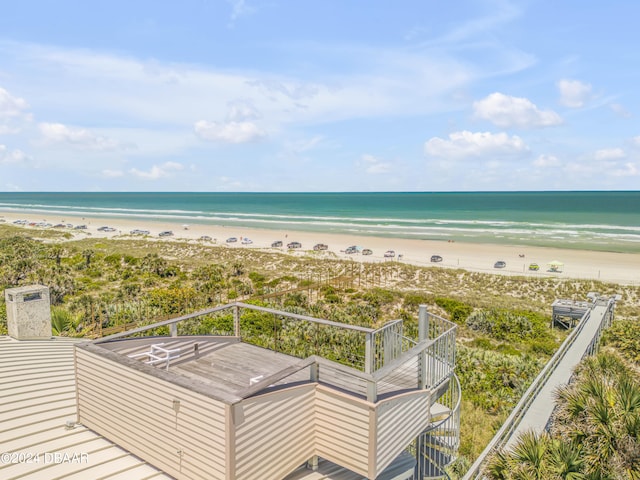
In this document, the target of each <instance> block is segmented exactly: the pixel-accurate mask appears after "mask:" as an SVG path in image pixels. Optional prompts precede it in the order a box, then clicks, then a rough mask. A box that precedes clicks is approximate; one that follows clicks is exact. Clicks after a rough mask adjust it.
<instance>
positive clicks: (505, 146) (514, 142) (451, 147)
mask: <svg viewBox="0 0 640 480" xmlns="http://www.w3.org/2000/svg"><path fill="white" fill-rule="evenodd" d="M424 151H425V154H426V155H429V156H433V157H444V158H464V157H480V156H491V155H520V154H523V153H526V152H528V151H529V148H528V147H527V145H526V144H525V143H524V141H523V140H522V139H521V138H520V137H518V136H517V135H513V136H509V135H507V134H506V133H504V132H501V133H496V134H493V133H491V132H476V133H473V132H469V131H466V130H465V131H462V132H454V133H450V134H449V139H448V140H445V139H442V138H439V137H433V138H431V139H429V140H428V141H427V142H426V143H425V145H424Z"/></svg>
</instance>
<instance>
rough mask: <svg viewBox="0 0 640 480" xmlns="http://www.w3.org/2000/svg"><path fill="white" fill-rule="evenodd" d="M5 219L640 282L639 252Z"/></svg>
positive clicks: (123, 234)
mask: <svg viewBox="0 0 640 480" xmlns="http://www.w3.org/2000/svg"><path fill="white" fill-rule="evenodd" d="M1 220H4V223H6V224H13V222H14V221H16V220H26V221H27V225H24V226H22V228H25V229H27V230H28V229H38V228H45V227H38V226H29V225H28V224H29V223H39V222H46V223H50V224H52V225H56V224H71V225H73V226H77V225H86V227H87V228H86V230H76V229H73V228H68V227H67V228H64V229H62V228H61V230H64V231H68V232H70V233H72V234H73V235H74V238H82V237H89V236H90V237H91V238H102V237H104V238H114V239H119V238H120V239H122V238H128V239H130V238H135V236H133V235H131V234H130V232H131V231H132V230H134V229H141V230H148V231H149V235H148V236H145V237H144V238H146V239H150V240H154V241H176V240H187V241H193V242H199V243H203V244H209V245H211V246H212V247H216V248H244V249H266V250H269V251H280V252H283V254H284V253H286V254H294V255H305V254H309V251H310V250H313V246H314V245H315V244H318V243H323V244H326V245H327V246H328V249H327V250H326V251H325V252H313V254H314V255H327V256H331V257H333V258H341V259H345V260H346V259H349V260H353V261H358V262H386V261H399V262H403V263H408V264H413V265H419V266H433V267H438V268H461V269H465V270H469V271H476V272H484V273H493V274H500V275H525V276H531V277H541V276H543V277H554V278H576V279H591V280H601V281H605V282H612V283H618V284H624V285H640V254H629V253H612V252H598V251H588V250H570V249H563V248H542V247H530V246H526V247H525V246H517V245H497V244H476V243H468V242H464V243H463V242H447V241H431V240H412V239H399V238H382V237H369V236H352V235H338V234H328V233H327V234H325V233H320V232H302V231H275V230H266V229H249V228H238V227H225V226H220V225H202V224H193V225H188V226H185V225H182V224H179V223H170V222H166V221H163V222H154V221H149V220H128V219H116V218H113V219H111V218H97V217H92V218H91V217H74V216H70V215H67V216H65V217H64V218H53V217H51V218H36V217H35V216H33V215H31V216H29V217H26V216H21V215H20V214H16V213H14V212H2V211H0V221H1ZM103 226H107V227H111V228H113V229H115V231H113V232H104V231H99V230H98V228H100V227H103ZM48 228H53V227H48ZM163 231H172V232H173V236H166V237H160V236H159V233H160V232H163ZM205 236H206V237H210V238H211V240H201V238H202V237H205ZM230 237H235V238H237V242H235V243H227V242H226V240H227V239H228V238H230ZM245 239H250V240H251V243H249V244H246V243H242V240H245ZM278 240H279V241H282V242H283V246H282V247H280V248H272V247H271V244H272V243H273V242H274V241H278ZM290 242H300V243H301V244H302V248H300V249H296V250H288V249H287V247H286V245H287V244H288V243H290ZM349 246H358V247H361V248H363V249H370V250H372V251H373V253H372V254H371V255H362V254H361V253H355V254H347V253H345V250H346V249H347V247H349ZM388 250H393V251H394V253H395V256H394V257H385V252H387V251H388ZM432 255H439V256H441V257H442V261H441V262H437V263H432V262H431V261H430V259H431V256H432ZM497 261H504V262H505V263H506V266H505V267H504V268H494V264H495V262H497ZM553 261H558V262H562V263H563V264H564V265H563V266H562V267H561V269H560V270H561V271H559V272H551V271H549V270H550V267H549V265H548V264H549V263H550V262H553ZM531 263H537V264H538V265H539V267H540V269H539V270H538V271H530V270H529V265H530V264H531Z"/></svg>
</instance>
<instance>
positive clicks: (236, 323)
mask: <svg viewBox="0 0 640 480" xmlns="http://www.w3.org/2000/svg"><path fill="white" fill-rule="evenodd" d="M233 335H234V336H236V337H240V307H239V306H237V305H236V306H235V307H233Z"/></svg>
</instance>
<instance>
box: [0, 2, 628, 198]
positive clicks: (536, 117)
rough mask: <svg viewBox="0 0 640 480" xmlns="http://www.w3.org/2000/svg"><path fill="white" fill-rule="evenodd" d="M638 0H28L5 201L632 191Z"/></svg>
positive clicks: (3, 61)
mask: <svg viewBox="0 0 640 480" xmlns="http://www.w3.org/2000/svg"><path fill="white" fill-rule="evenodd" d="M638 18H640V3H638V2H633V1H631V0H612V1H608V2H585V1H584V0H582V1H577V0H566V1H562V2H558V1H547V0H544V1H535V0H528V1H507V0H504V1H503V0H492V1H488V0H477V1H475V0H474V1H471V0H459V1H458V0H457V1H455V2H442V1H435V0H416V1H413V0H412V1H409V0H406V1H403V0H399V1H396V2H389V1H386V0H385V1H383V0H368V1H366V2H356V1H351V2H345V1H344V0H339V1H338V0H323V1H315V2H306V1H297V0H287V1H285V0H265V1H262V0H183V1H181V2H177V1H169V0H155V1H148V0H137V1H127V2H124V1H120V0H109V1H102V0H96V1H93V2H86V1H79V0H77V1H70V0H58V1H56V2H49V1H45V0H40V1H34V0H21V1H19V2H5V5H3V6H2V8H1V12H0V190H1V191H222V192H224V191H284V192H286V191H485V190H637V189H638V188H639V187H640V125H638V121H637V118H638V115H640V104H639V100H640V98H639V95H640V91H639V89H638V85H639V84H640V68H639V66H640V50H639V49H638V45H640V29H639V28H638V27H637V19H638Z"/></svg>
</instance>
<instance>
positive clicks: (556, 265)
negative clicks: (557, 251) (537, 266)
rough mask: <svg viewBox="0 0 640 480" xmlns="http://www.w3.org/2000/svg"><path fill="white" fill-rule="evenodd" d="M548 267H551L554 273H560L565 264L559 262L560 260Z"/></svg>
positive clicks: (550, 263)
mask: <svg viewBox="0 0 640 480" xmlns="http://www.w3.org/2000/svg"><path fill="white" fill-rule="evenodd" d="M547 265H549V269H550V270H551V271H552V272H559V271H560V270H561V269H562V267H563V265H564V263H562V262H559V261H558V260H554V261H553V262H549V263H547Z"/></svg>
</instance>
